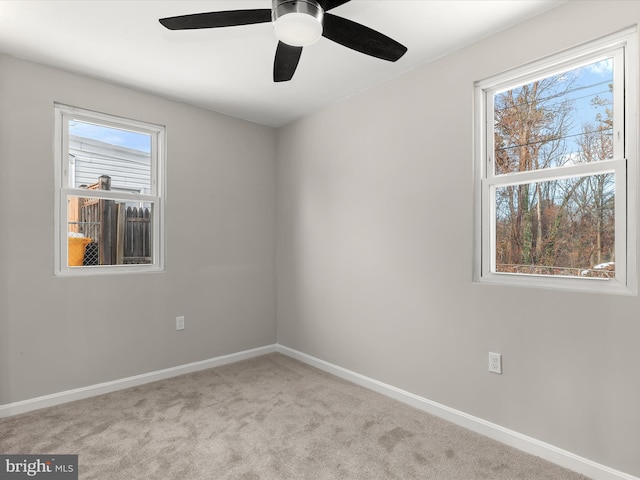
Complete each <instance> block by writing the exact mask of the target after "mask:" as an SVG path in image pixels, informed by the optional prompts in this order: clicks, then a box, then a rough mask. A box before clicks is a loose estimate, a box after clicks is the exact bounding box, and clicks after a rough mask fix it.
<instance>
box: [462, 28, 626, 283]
mask: <svg viewBox="0 0 640 480" xmlns="http://www.w3.org/2000/svg"><path fill="white" fill-rule="evenodd" d="M636 44H637V38H636V34H635V29H634V30H633V31H625V32H622V33H619V34H616V35H613V36H610V37H607V38H605V39H602V40H599V41H597V42H593V43H591V44H589V45H587V46H583V47H580V48H576V49H573V50H571V51H568V52H564V53H562V54H559V55H556V56H553V57H551V58H547V59H545V60H542V61H538V62H536V63H534V64H531V65H527V66H525V67H521V68H518V69H516V70H513V71H511V72H507V73H505V74H501V75H499V76H496V77H493V78H490V79H487V80H484V81H481V82H477V83H476V145H475V148H476V153H475V159H476V161H475V179H476V180H475V182H476V229H475V231H476V249H475V266H474V279H475V280H476V281H480V282H488V283H500V284H510V285H528V286H539V287H549V288H566V289H571V290H581V291H594V292H611V293H626V294H635V293H636V289H637V281H636V272H637V268H636V220H635V218H636V204H637V198H636V183H637V180H636V175H637V167H636V165H637V139H636V137H637V124H636V101H637V99H636V89H637V86H636V81H637V80H636V69H637V57H636V55H637V53H636Z"/></svg>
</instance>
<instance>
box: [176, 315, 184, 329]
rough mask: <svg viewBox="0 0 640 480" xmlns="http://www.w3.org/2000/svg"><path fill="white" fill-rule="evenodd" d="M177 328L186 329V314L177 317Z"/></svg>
mask: <svg viewBox="0 0 640 480" xmlns="http://www.w3.org/2000/svg"><path fill="white" fill-rule="evenodd" d="M176 330H184V316H180V317H176Z"/></svg>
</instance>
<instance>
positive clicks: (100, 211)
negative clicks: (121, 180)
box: [69, 175, 152, 265]
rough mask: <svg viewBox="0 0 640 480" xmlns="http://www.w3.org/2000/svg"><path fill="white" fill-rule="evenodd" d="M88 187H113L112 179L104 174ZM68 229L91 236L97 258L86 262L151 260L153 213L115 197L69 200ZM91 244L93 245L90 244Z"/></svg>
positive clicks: (91, 188) (105, 262) (94, 263)
mask: <svg viewBox="0 0 640 480" xmlns="http://www.w3.org/2000/svg"><path fill="white" fill-rule="evenodd" d="M86 188H87V189H88V190H111V178H110V177H108V176H106V175H105V176H102V177H100V179H99V180H98V182H96V183H95V184H93V185H89V186H88V187H86ZM69 231H70V232H76V233H82V234H83V235H84V236H85V237H88V238H91V239H92V241H93V243H95V244H97V245H95V246H92V248H91V250H92V251H93V250H97V252H98V255H97V258H95V260H93V261H92V260H89V261H87V260H86V257H85V264H93V265H96V264H97V265H122V264H141V263H151V257H152V253H151V237H152V235H151V212H150V210H149V208H143V207H132V206H127V205H126V204H125V203H120V202H116V201H115V200H104V199H100V198H92V197H74V198H72V199H70V201H69ZM89 245H91V244H89Z"/></svg>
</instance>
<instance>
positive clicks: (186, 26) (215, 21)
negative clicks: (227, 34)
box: [160, 8, 271, 30]
mask: <svg viewBox="0 0 640 480" xmlns="http://www.w3.org/2000/svg"><path fill="white" fill-rule="evenodd" d="M270 21H271V9H269V8H260V9H254V10H227V11H224V12H208V13H194V14H191V15H180V16H178V17H167V18H161V19H160V23H161V24H162V25H164V26H165V27H167V28H168V29H169V30H191V29H196V28H217V27H234V26H238V25H251V24H254V23H266V22H270Z"/></svg>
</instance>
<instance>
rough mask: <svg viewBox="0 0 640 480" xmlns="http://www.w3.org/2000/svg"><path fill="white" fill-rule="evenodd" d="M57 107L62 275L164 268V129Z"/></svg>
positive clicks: (59, 267) (58, 248)
mask: <svg viewBox="0 0 640 480" xmlns="http://www.w3.org/2000/svg"><path fill="white" fill-rule="evenodd" d="M54 108H55V134H56V146H55V147H56V148H55V155H54V156H55V174H56V177H55V182H56V189H55V190H56V202H55V204H56V248H55V252H56V256H55V264H56V274H57V275H78V274H80V275H84V274H88V273H90V274H101V273H114V272H129V271H157V270H161V269H162V268H163V263H164V262H163V248H164V241H163V229H162V227H163V225H164V221H163V212H164V204H163V201H164V198H163V197H164V195H163V175H162V173H163V168H164V127H162V126H159V125H153V124H149V123H144V122H139V121H134V120H129V119H124V118H120V117H114V116H111V115H106V114H102V113H96V112H91V111H88V110H82V109H79V108H75V107H69V106H65V105H58V104H56V105H55V107H54Z"/></svg>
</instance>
